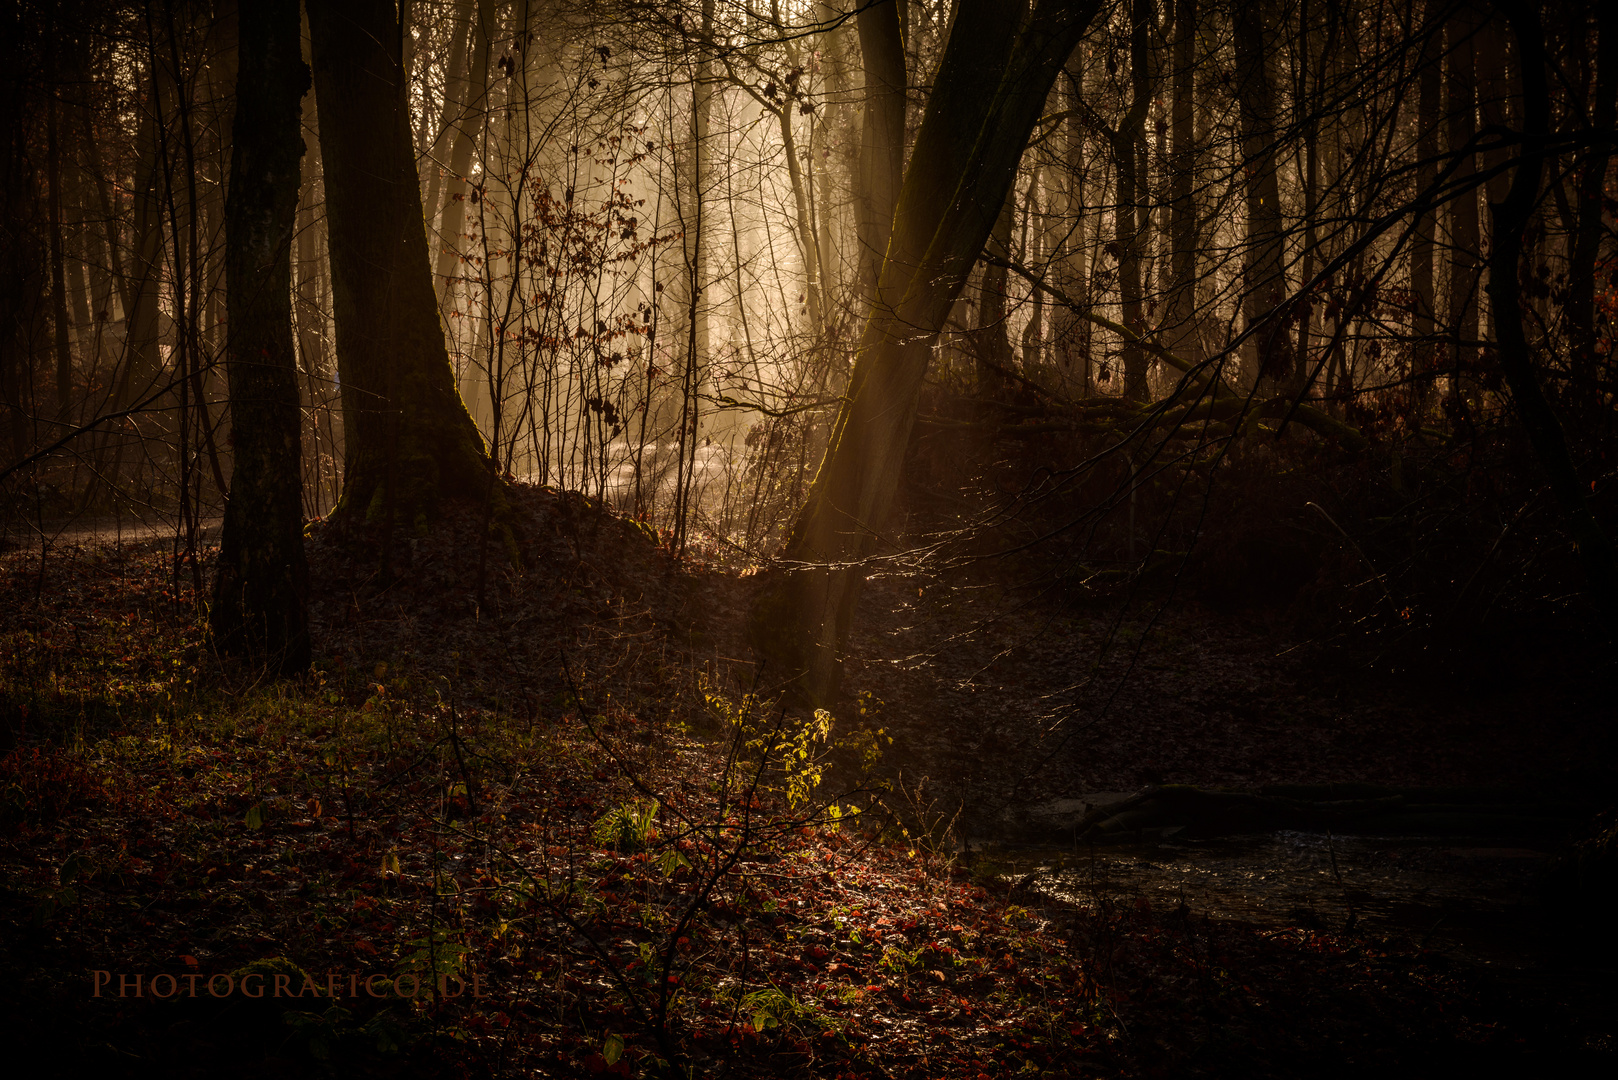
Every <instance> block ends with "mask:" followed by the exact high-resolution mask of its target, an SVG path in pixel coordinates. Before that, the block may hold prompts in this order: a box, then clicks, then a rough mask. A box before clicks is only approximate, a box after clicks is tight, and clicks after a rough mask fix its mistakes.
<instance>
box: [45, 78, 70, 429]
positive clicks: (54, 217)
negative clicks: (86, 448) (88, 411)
mask: <svg viewBox="0 0 1618 1080" xmlns="http://www.w3.org/2000/svg"><path fill="white" fill-rule="evenodd" d="M45 94H46V102H45V171H46V173H47V174H48V175H47V176H46V182H47V183H48V184H49V185H50V194H49V197H48V202H47V203H46V206H47V208H48V210H47V212H48V214H49V217H50V220H48V221H47V222H46V223H45V227H46V229H47V230H48V231H49V234H50V259H51V323H52V326H53V329H54V331H55V333H54V337H53V342H52V343H53V344H54V345H55V350H56V421H57V423H59V424H62V425H64V426H66V425H67V424H68V423H69V421H70V420H71V419H72V409H73V350H72V348H71V346H70V345H69V344H68V333H67V326H68V323H67V273H66V270H65V269H64V264H63V255H62V148H61V140H60V139H59V138H58V137H57V126H58V125H57V122H56V89H55V87H47V88H46V90H45Z"/></svg>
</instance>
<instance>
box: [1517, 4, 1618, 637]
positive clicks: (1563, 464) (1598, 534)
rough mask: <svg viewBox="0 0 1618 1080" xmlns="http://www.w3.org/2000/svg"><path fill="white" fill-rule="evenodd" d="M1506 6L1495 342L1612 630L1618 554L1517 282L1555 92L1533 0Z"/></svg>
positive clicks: (1617, 622) (1616, 623) (1617, 620)
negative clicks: (1508, 114) (1509, 133)
mask: <svg viewBox="0 0 1618 1080" xmlns="http://www.w3.org/2000/svg"><path fill="white" fill-rule="evenodd" d="M1503 6H1504V8H1505V14H1506V17H1507V18H1508V19H1509V20H1510V23H1511V26H1512V29H1513V30H1514V31H1515V33H1516V38H1517V46H1518V55H1519V57H1520V58H1521V64H1522V103H1523V157H1522V163H1521V164H1520V165H1518V166H1517V169H1516V174H1515V175H1514V176H1513V177H1512V178H1511V186H1510V188H1509V189H1508V191H1507V194H1506V196H1505V198H1504V199H1503V200H1502V201H1500V202H1499V203H1497V204H1495V208H1494V214H1493V219H1494V220H1493V221H1492V222H1491V226H1492V228H1491V232H1492V234H1493V235H1492V236H1491V237H1490V240H1491V242H1492V243H1491V250H1490V253H1489V300H1490V303H1491V305H1492V307H1493V310H1494V325H1495V330H1496V333H1497V334H1498V337H1497V338H1496V347H1497V349H1498V352H1499V356H1500V367H1501V370H1502V371H1503V372H1504V374H1505V379H1506V383H1507V385H1509V386H1510V387H1511V397H1512V402H1513V403H1514V404H1515V405H1516V409H1517V415H1518V417H1519V418H1520V419H1521V420H1522V424H1523V427H1524V428H1525V429H1526V430H1527V432H1528V437H1529V439H1530V441H1532V443H1533V446H1534V452H1535V453H1536V454H1537V455H1538V457H1539V460H1540V464H1541V465H1542V466H1543V467H1544V469H1545V471H1546V473H1547V474H1549V477H1550V482H1551V491H1552V492H1553V493H1554V494H1555V496H1556V501H1557V504H1558V505H1559V506H1560V507H1561V510H1562V514H1563V517H1564V519H1565V521H1566V523H1567V529H1568V532H1569V533H1571V534H1572V537H1573V542H1574V544H1575V545H1576V546H1577V547H1578V551H1579V559H1580V561H1581V562H1582V563H1583V564H1584V572H1585V577H1586V579H1587V581H1588V583H1589V589H1590V598H1591V600H1592V601H1594V604H1595V607H1596V610H1597V611H1598V612H1599V613H1600V615H1601V617H1602V618H1603V619H1604V620H1605V621H1606V624H1607V628H1608V630H1609V631H1618V555H1615V553H1614V550H1613V544H1612V541H1611V539H1610V538H1609V537H1608V536H1607V535H1606V533H1605V532H1603V531H1602V529H1601V525H1600V523H1599V522H1597V521H1596V518H1595V515H1594V514H1593V513H1591V510H1590V500H1589V496H1588V494H1587V492H1588V488H1587V487H1586V485H1585V483H1584V481H1582V480H1581V479H1580V477H1579V474H1578V470H1577V469H1576V468H1575V467H1574V464H1573V458H1572V455H1571V454H1569V453H1568V447H1567V438H1566V435H1565V434H1564V433H1563V431H1562V425H1561V422H1560V421H1559V420H1558V419H1557V416H1556V413H1555V412H1554V411H1553V410H1552V409H1551V406H1550V402H1549V401H1547V400H1546V398H1545V394H1544V391H1543V390H1542V389H1541V387H1540V384H1539V376H1538V374H1537V373H1536V372H1535V371H1534V365H1533V360H1532V356H1531V354H1530V351H1529V346H1528V340H1527V334H1526V333H1525V331H1524V328H1523V318H1522V301H1521V296H1520V291H1519V287H1518V274H1519V266H1520V264H1521V261H1522V246H1523V244H1522V238H1523V230H1524V229H1525V228H1526V227H1527V225H1528V222H1529V219H1530V217H1531V216H1532V214H1533V212H1534V203H1535V200H1536V199H1537V198H1538V195H1539V186H1540V177H1541V174H1542V173H1543V171H1544V153H1545V149H1544V146H1545V141H1546V140H1547V139H1548V137H1549V136H1550V127H1551V117H1550V113H1551V108H1550V91H1549V88H1548V87H1547V85H1546V78H1545V66H1546V62H1545V39H1544V31H1543V30H1542V29H1541V27H1540V21H1539V11H1538V8H1537V6H1536V5H1535V4H1533V3H1532V2H1531V0H1511V2H1510V3H1508V4H1505V5H1503Z"/></svg>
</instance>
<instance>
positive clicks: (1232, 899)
mask: <svg viewBox="0 0 1618 1080" xmlns="http://www.w3.org/2000/svg"><path fill="white" fill-rule="evenodd" d="M984 851H985V854H986V857H988V858H991V859H993V860H994V861H995V862H997V863H999V864H1000V865H1001V866H1003V867H1005V868H1007V872H1008V873H1009V874H1011V875H1013V876H1016V877H1022V876H1025V875H1027V874H1029V873H1037V874H1038V877H1037V878H1036V885H1037V888H1039V889H1040V890H1041V891H1043V892H1046V893H1048V894H1050V895H1052V896H1054V897H1057V898H1060V899H1064V900H1068V901H1071V902H1075V903H1080V904H1090V903H1093V902H1094V901H1095V900H1097V899H1100V898H1112V899H1136V898H1142V899H1145V900H1147V901H1149V902H1150V903H1151V904H1152V906H1153V907H1154V908H1157V909H1159V910H1169V909H1173V908H1175V907H1177V906H1178V905H1179V904H1181V903H1182V902H1183V903H1185V904H1186V905H1187V906H1189V907H1190V909H1191V910H1192V911H1193V912H1194V913H1196V914H1197V915H1206V916H1209V917H1211V918H1215V919H1230V920H1236V921H1240V922H1245V923H1251V924H1254V925H1259V926H1266V927H1276V928H1279V927H1296V926H1301V927H1306V928H1309V929H1317V930H1329V931H1333V932H1342V931H1344V930H1345V929H1347V930H1350V931H1351V932H1353V933H1354V934H1356V935H1358V936H1369V937H1380V938H1389V939H1393V940H1394V941H1397V942H1399V943H1400V944H1402V945H1406V946H1410V947H1416V948H1428V949H1432V950H1434V951H1438V952H1443V953H1446V954H1448V955H1450V956H1452V957H1453V958H1455V959H1457V960H1464V961H1468V962H1471V963H1475V964H1481V965H1491V966H1493V965H1500V966H1504V967H1507V968H1523V967H1529V966H1538V964H1539V963H1540V962H1541V960H1542V959H1543V952H1544V950H1545V948H1546V945H1547V943H1546V942H1545V941H1544V940H1542V935H1541V934H1540V933H1539V931H1538V927H1539V923H1540V918H1539V917H1538V916H1537V914H1536V912H1535V910H1534V905H1535V903H1536V901H1537V899H1538V895H1537V891H1536V890H1537V885H1538V882H1539V880H1540V879H1541V877H1542V876H1543V874H1544V872H1545V871H1546V870H1547V869H1548V868H1549V866H1550V865H1551V862H1552V859H1553V850H1552V847H1551V845H1548V844H1547V845H1545V846H1544V847H1543V848H1540V847H1535V846H1532V845H1525V843H1524V842H1523V841H1521V840H1515V841H1511V842H1509V843H1506V842H1501V843H1492V842H1490V841H1486V840H1471V839H1463V838H1456V837H1388V836H1366V837H1361V836H1332V835H1330V834H1325V833H1309V832H1295V831H1280V832H1274V833H1270V834H1267V835H1258V836H1235V837H1221V838H1218V839H1209V840H1176V839H1174V838H1173V837H1169V838H1164V839H1145V840H1137V841H1132V842H1128V843H1121V844H1119V843H1114V844H1107V845H1104V846H1096V847H1093V848H1092V847H1089V846H1085V847H1083V848H1080V849H1078V850H1074V849H1073V848H1071V847H1069V848H1056V847H998V848H996V847H990V848H985V849H984Z"/></svg>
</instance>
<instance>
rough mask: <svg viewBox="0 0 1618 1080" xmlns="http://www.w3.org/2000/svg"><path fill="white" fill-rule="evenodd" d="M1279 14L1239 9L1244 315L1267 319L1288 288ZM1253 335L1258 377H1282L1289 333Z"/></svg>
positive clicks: (1260, 2) (1256, 2) (1257, 0)
mask: <svg viewBox="0 0 1618 1080" xmlns="http://www.w3.org/2000/svg"><path fill="white" fill-rule="evenodd" d="M1277 21H1278V20H1277V19H1276V18H1275V12H1274V10H1273V5H1272V4H1271V3H1269V2H1268V0H1252V2H1250V3H1238V4H1237V5H1236V9H1235V18H1234V24H1235V25H1234V29H1235V39H1236V82H1237V88H1236V96H1237V99H1238V100H1237V104H1238V106H1239V111H1240V113H1241V143H1242V167H1243V169H1244V170H1245V171H1246V174H1247V183H1246V189H1247V190H1246V194H1247V238H1246V241H1245V243H1244V244H1243V247H1242V277H1243V282H1242V316H1243V320H1244V322H1245V324H1246V328H1247V329H1249V330H1251V329H1252V328H1253V327H1255V326H1258V325H1259V324H1261V323H1263V322H1264V320H1265V319H1266V317H1267V316H1268V315H1269V313H1270V312H1271V311H1273V310H1275V307H1276V305H1278V304H1279V303H1280V302H1281V299H1282V296H1283V294H1284V293H1285V291H1286V271H1285V269H1284V267H1283V265H1282V261H1281V259H1282V241H1283V234H1282V228H1281V187H1280V183H1279V181H1278V179H1277V177H1276V170H1275V137H1276V131H1275V115H1276V112H1275V92H1274V88H1273V86H1272V80H1271V78H1270V57H1269V48H1270V45H1271V43H1272V42H1273V41H1274V40H1275V31H1276V24H1277ZM1250 340H1251V348H1252V350H1253V351H1252V353H1251V354H1250V355H1251V357H1252V358H1253V361H1254V369H1253V377H1254V379H1255V380H1256V379H1262V378H1272V379H1279V378H1281V377H1283V376H1284V375H1286V374H1287V373H1288V372H1289V371H1290V370H1291V366H1292V358H1291V356H1290V355H1289V354H1290V351H1291V350H1290V349H1289V348H1288V341H1287V335H1286V334H1285V332H1284V331H1283V328H1282V327H1279V326H1264V327H1262V328H1261V329H1259V330H1258V331H1257V332H1256V333H1254V334H1253V337H1252V338H1251V339H1250Z"/></svg>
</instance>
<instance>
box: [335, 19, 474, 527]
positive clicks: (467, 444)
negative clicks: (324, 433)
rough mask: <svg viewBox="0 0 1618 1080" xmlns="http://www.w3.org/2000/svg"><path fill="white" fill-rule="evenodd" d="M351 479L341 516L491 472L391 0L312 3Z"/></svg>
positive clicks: (404, 503)
mask: <svg viewBox="0 0 1618 1080" xmlns="http://www.w3.org/2000/svg"><path fill="white" fill-rule="evenodd" d="M308 10H309V30H310V36H311V40H312V47H313V58H314V83H315V97H316V101H317V102H318V107H319V110H320V152H321V159H322V162H323V164H324V170H325V183H326V220H327V236H328V244H329V246H330V249H331V264H332V313H333V315H334V316H335V319H336V324H337V367H338V375H339V378H340V379H341V382H342V398H343V429H344V434H345V439H346V453H347V483H346V486H345V488H344V491H343V497H342V501H341V502H340V504H339V505H338V507H337V510H336V513H337V515H338V516H342V517H349V518H363V519H365V520H368V521H376V520H387V521H394V520H402V521H406V522H413V523H418V524H419V523H422V522H424V521H425V519H426V517H427V516H429V515H431V514H432V512H433V511H434V510H435V508H436V507H437V505H438V503H439V501H440V500H441V499H442V498H443V497H445V496H448V495H451V494H457V493H459V494H466V495H477V494H480V493H482V492H484V491H486V490H488V486H489V484H490V482H491V475H492V474H491V463H490V460H489V455H488V451H487V450H486V449H485V447H484V444H483V439H482V437H481V436H480V435H479V434H478V430H477V428H476V427H475V426H474V425H473V423H472V418H471V417H470V416H469V415H467V412H466V407H465V406H464V405H463V404H462V403H461V399H460V396H459V395H458V394H457V393H456V392H455V376H454V371H453V370H452V369H451V367H450V362H449V352H448V350H447V349H446V348H445V346H444V332H443V328H442V327H441V326H440V324H439V320H438V306H437V301H436V299H435V297H434V295H433V278H432V264H431V261H430V257H429V255H428V250H427V233H426V228H425V225H424V222H423V219H422V212H421V188H420V186H419V184H418V179H417V174H416V162H415V154H414V152H413V149H412V147H411V144H410V139H411V134H410V127H409V123H408V120H409V114H408V109H407V107H406V105H407V103H406V101H405V97H404V91H405V86H404V73H403V70H402V68H401V66H400V40H399V39H400V28H399V24H398V21H397V19H396V16H395V13H394V8H393V5H392V4H391V3H390V2H388V0H354V2H345V3H342V4H337V3H334V2H332V0H322V2H318V3H312V4H310V5H309V9H308Z"/></svg>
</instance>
